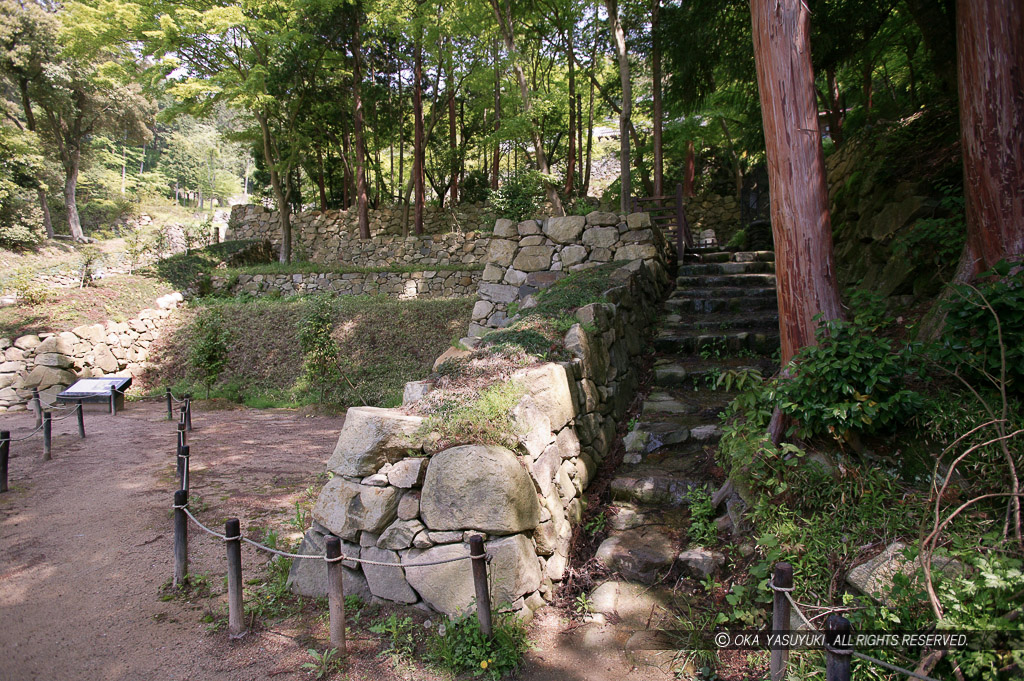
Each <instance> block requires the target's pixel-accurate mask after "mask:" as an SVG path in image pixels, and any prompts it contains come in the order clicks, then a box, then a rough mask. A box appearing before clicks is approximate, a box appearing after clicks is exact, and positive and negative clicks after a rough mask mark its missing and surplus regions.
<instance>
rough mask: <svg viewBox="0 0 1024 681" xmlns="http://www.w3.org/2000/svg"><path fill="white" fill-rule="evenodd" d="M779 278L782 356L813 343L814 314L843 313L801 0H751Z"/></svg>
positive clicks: (788, 357)
mask: <svg viewBox="0 0 1024 681" xmlns="http://www.w3.org/2000/svg"><path fill="white" fill-rule="evenodd" d="M750 12H751V17H752V19H753V36H754V57H755V61H756V64H757V83H758V90H759V92H760V96H761V111H762V116H763V119H764V135H765V145H766V152H767V157H768V178H769V182H770V184H771V190H772V233H773V234H774V237H775V267H776V273H777V278H778V300H779V330H780V332H781V336H782V364H783V366H785V365H786V364H788V363H789V361H790V360H791V359H792V358H793V355H794V354H796V352H797V351H798V350H799V349H800V348H802V347H804V346H806V345H813V344H814V343H815V338H814V331H815V328H816V327H817V323H816V322H815V320H814V317H815V315H818V314H821V315H822V316H823V317H824V318H825V319H835V318H839V317H841V316H842V308H841V307H840V303H839V294H838V289H837V285H836V276H835V263H834V259H833V253H832V229H831V224H830V220H829V212H828V192H827V189H826V184H825V158H824V154H823V152H822V148H821V136H820V134H819V133H818V108H817V106H816V102H815V93H814V70H813V67H812V66H811V46H810V42H809V35H810V14H809V13H808V11H807V8H806V5H805V4H804V3H803V2H802V1H801V0H751V2H750Z"/></svg>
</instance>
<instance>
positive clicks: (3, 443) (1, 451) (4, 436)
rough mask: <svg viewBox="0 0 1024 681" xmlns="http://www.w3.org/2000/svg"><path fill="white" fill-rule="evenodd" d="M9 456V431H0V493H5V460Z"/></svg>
mask: <svg viewBox="0 0 1024 681" xmlns="http://www.w3.org/2000/svg"><path fill="white" fill-rule="evenodd" d="M10 456H11V431H9V430H0V492H6V491H7V460H8V459H9V458H10Z"/></svg>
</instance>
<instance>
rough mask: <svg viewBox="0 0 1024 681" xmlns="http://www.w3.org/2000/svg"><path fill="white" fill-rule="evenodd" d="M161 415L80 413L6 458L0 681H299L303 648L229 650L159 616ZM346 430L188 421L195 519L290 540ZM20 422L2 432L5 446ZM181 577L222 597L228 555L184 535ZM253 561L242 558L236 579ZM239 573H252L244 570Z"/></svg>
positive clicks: (255, 645)
mask: <svg viewBox="0 0 1024 681" xmlns="http://www.w3.org/2000/svg"><path fill="white" fill-rule="evenodd" d="M163 409H164V408H163V407H162V405H160V404H159V403H152V402H148V403H132V404H130V405H129V406H128V408H127V409H126V410H125V411H123V412H121V413H120V414H119V415H118V416H117V417H111V416H109V415H108V414H106V413H103V412H100V411H91V410H89V409H87V411H86V431H87V435H88V437H87V438H86V439H85V440H79V439H78V436H77V432H76V430H75V426H74V423H75V420H74V418H70V419H67V420H65V421H61V422H59V423H55V424H54V438H53V460H52V461H50V462H43V461H41V459H40V456H39V455H40V453H41V451H42V438H41V437H40V436H38V435H37V436H36V437H34V438H32V439H30V440H28V441H26V442H23V443H13V445H12V454H13V455H14V456H13V458H12V459H11V462H10V480H11V491H10V492H8V493H6V494H3V495H2V496H0V622H2V623H3V624H2V626H0V650H3V651H4V653H3V658H4V659H3V660H2V662H0V679H4V680H7V679H11V680H12V681H13V680H18V681H25V680H28V679H41V680H42V679H46V680H51V679H62V680H68V681H70V680H73V679H90V680H92V681H94V680H96V679H112V680H113V679H125V680H128V679H182V680H185V679H189V680H196V681H199V680H205V679H211V680H212V679H225V680H229V681H233V680H241V679H264V678H267V677H269V676H272V675H273V676H274V678H280V679H299V678H304V677H303V676H302V675H300V674H298V673H295V672H294V671H293V670H296V669H298V668H299V665H300V664H301V663H302V662H304V661H307V660H308V657H307V656H306V654H305V650H304V647H303V646H301V645H300V644H299V641H296V640H295V638H301V637H298V636H294V637H293V636H290V635H289V632H281V631H270V630H267V631H262V632H259V633H256V634H254V635H251V636H249V637H247V638H246V639H244V640H243V641H242V642H240V643H238V644H233V645H228V644H227V643H226V641H225V640H224V639H225V637H223V636H211V635H210V634H209V633H208V632H207V631H206V628H205V625H204V624H202V622H201V617H202V611H201V608H200V607H199V606H197V605H192V604H189V603H182V602H179V601H169V602H162V601H160V600H159V598H158V596H159V594H158V590H159V588H160V586H161V585H162V584H163V583H164V582H166V581H167V579H168V577H169V576H170V575H171V572H172V561H171V532H170V527H171V526H170V517H169V508H170V505H171V502H172V490H173V477H172V476H173V449H174V446H173V443H174V437H175V436H174V424H173V423H171V422H168V421H166V420H163V417H164V414H165V412H164V411H163ZM342 422H343V419H341V418H324V417H317V418H309V417H305V416H303V415H301V414H298V413H296V412H291V411H284V410H270V411H253V410H230V411H210V412H206V413H200V412H197V413H196V415H195V430H194V432H193V433H192V438H191V441H190V445H192V453H193V461H194V465H193V470H194V476H193V489H194V490H195V493H196V494H199V495H200V496H201V497H202V501H203V503H204V504H206V505H207V507H208V508H207V510H206V511H204V513H203V517H204V518H205V519H207V520H210V521H211V522H216V523H223V520H224V519H226V518H227V517H230V516H238V517H240V518H242V519H243V532H245V533H246V534H252V533H253V530H254V527H255V526H256V525H259V524H262V525H264V526H268V527H270V526H272V527H277V528H286V527H287V520H288V518H289V517H290V516H291V515H293V514H294V503H295V500H296V499H298V498H300V496H301V494H302V493H303V491H304V490H305V489H306V488H307V486H309V485H316V486H317V488H318V487H319V485H320V483H319V482H318V481H317V476H318V475H319V474H321V473H322V472H323V470H324V464H325V462H326V459H327V457H329V456H330V453H331V450H332V448H333V445H334V441H335V439H336V437H337V433H338V431H339V430H340V428H341V424H342ZM32 425H33V420H32V417H31V416H30V415H28V414H24V413H21V414H5V415H3V416H0V428H2V429H4V430H11V431H14V437H18V436H19V435H21V434H25V433H27V432H29V431H30V430H31V428H32ZM192 536H193V537H195V539H193V541H192V542H191V543H192V546H191V547H190V548H191V555H190V560H191V568H192V570H193V572H205V573H209V574H211V575H212V576H213V580H212V581H213V582H214V583H215V584H216V585H217V586H218V588H219V581H220V575H222V574H223V572H224V567H223V564H224V557H223V546H222V545H218V543H217V542H215V541H212V540H211V539H209V538H205V537H202V538H201V537H198V536H197V535H195V534H192ZM263 562H264V560H263V559H262V558H260V557H258V556H256V555H255V553H254V552H252V551H248V550H247V551H246V552H245V553H243V566H250V567H251V568H252V569H255V566H256V565H258V564H261V563H263ZM246 569H249V568H246Z"/></svg>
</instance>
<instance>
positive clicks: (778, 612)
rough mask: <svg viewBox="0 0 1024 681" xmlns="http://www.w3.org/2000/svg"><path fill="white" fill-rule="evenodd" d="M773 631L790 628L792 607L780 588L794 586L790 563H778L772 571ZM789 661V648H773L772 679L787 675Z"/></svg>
mask: <svg viewBox="0 0 1024 681" xmlns="http://www.w3.org/2000/svg"><path fill="white" fill-rule="evenodd" d="M772 584H773V585H775V587H776V590H774V591H772V631H773V632H774V633H777V634H778V633H781V632H784V631H788V630H789V618H790V607H789V599H788V598H786V592H785V591H779V590H778V589H792V588H793V566H792V565H790V564H789V563H776V564H775V571H774V572H773V573H772ZM788 662H789V649H788V648H772V652H771V660H770V662H769V667H768V669H769V673H770V675H771V680H772V681H782V679H783V678H785V676H786V664H787V663H788Z"/></svg>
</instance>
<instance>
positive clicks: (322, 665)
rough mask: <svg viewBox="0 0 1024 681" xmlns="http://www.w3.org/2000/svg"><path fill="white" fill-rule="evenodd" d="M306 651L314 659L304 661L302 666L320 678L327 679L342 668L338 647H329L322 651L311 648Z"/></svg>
mask: <svg viewBox="0 0 1024 681" xmlns="http://www.w3.org/2000/svg"><path fill="white" fill-rule="evenodd" d="M306 653H308V654H309V656H310V658H312V660H311V661H310V662H303V663H302V668H303V669H305V670H307V671H308V672H309V673H311V674H312V675H313V676H314V677H316V678H318V679H325V678H327V677H328V676H330V675H331V674H333V673H335V672H336V671H339V670H340V669H341V665H342V662H341V658H340V657H339V656H338V649H337V648H328V649H327V650H325V651H323V652H322V653H321V652H319V651H317V650H316V649H315V648H309V649H308V650H306Z"/></svg>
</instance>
